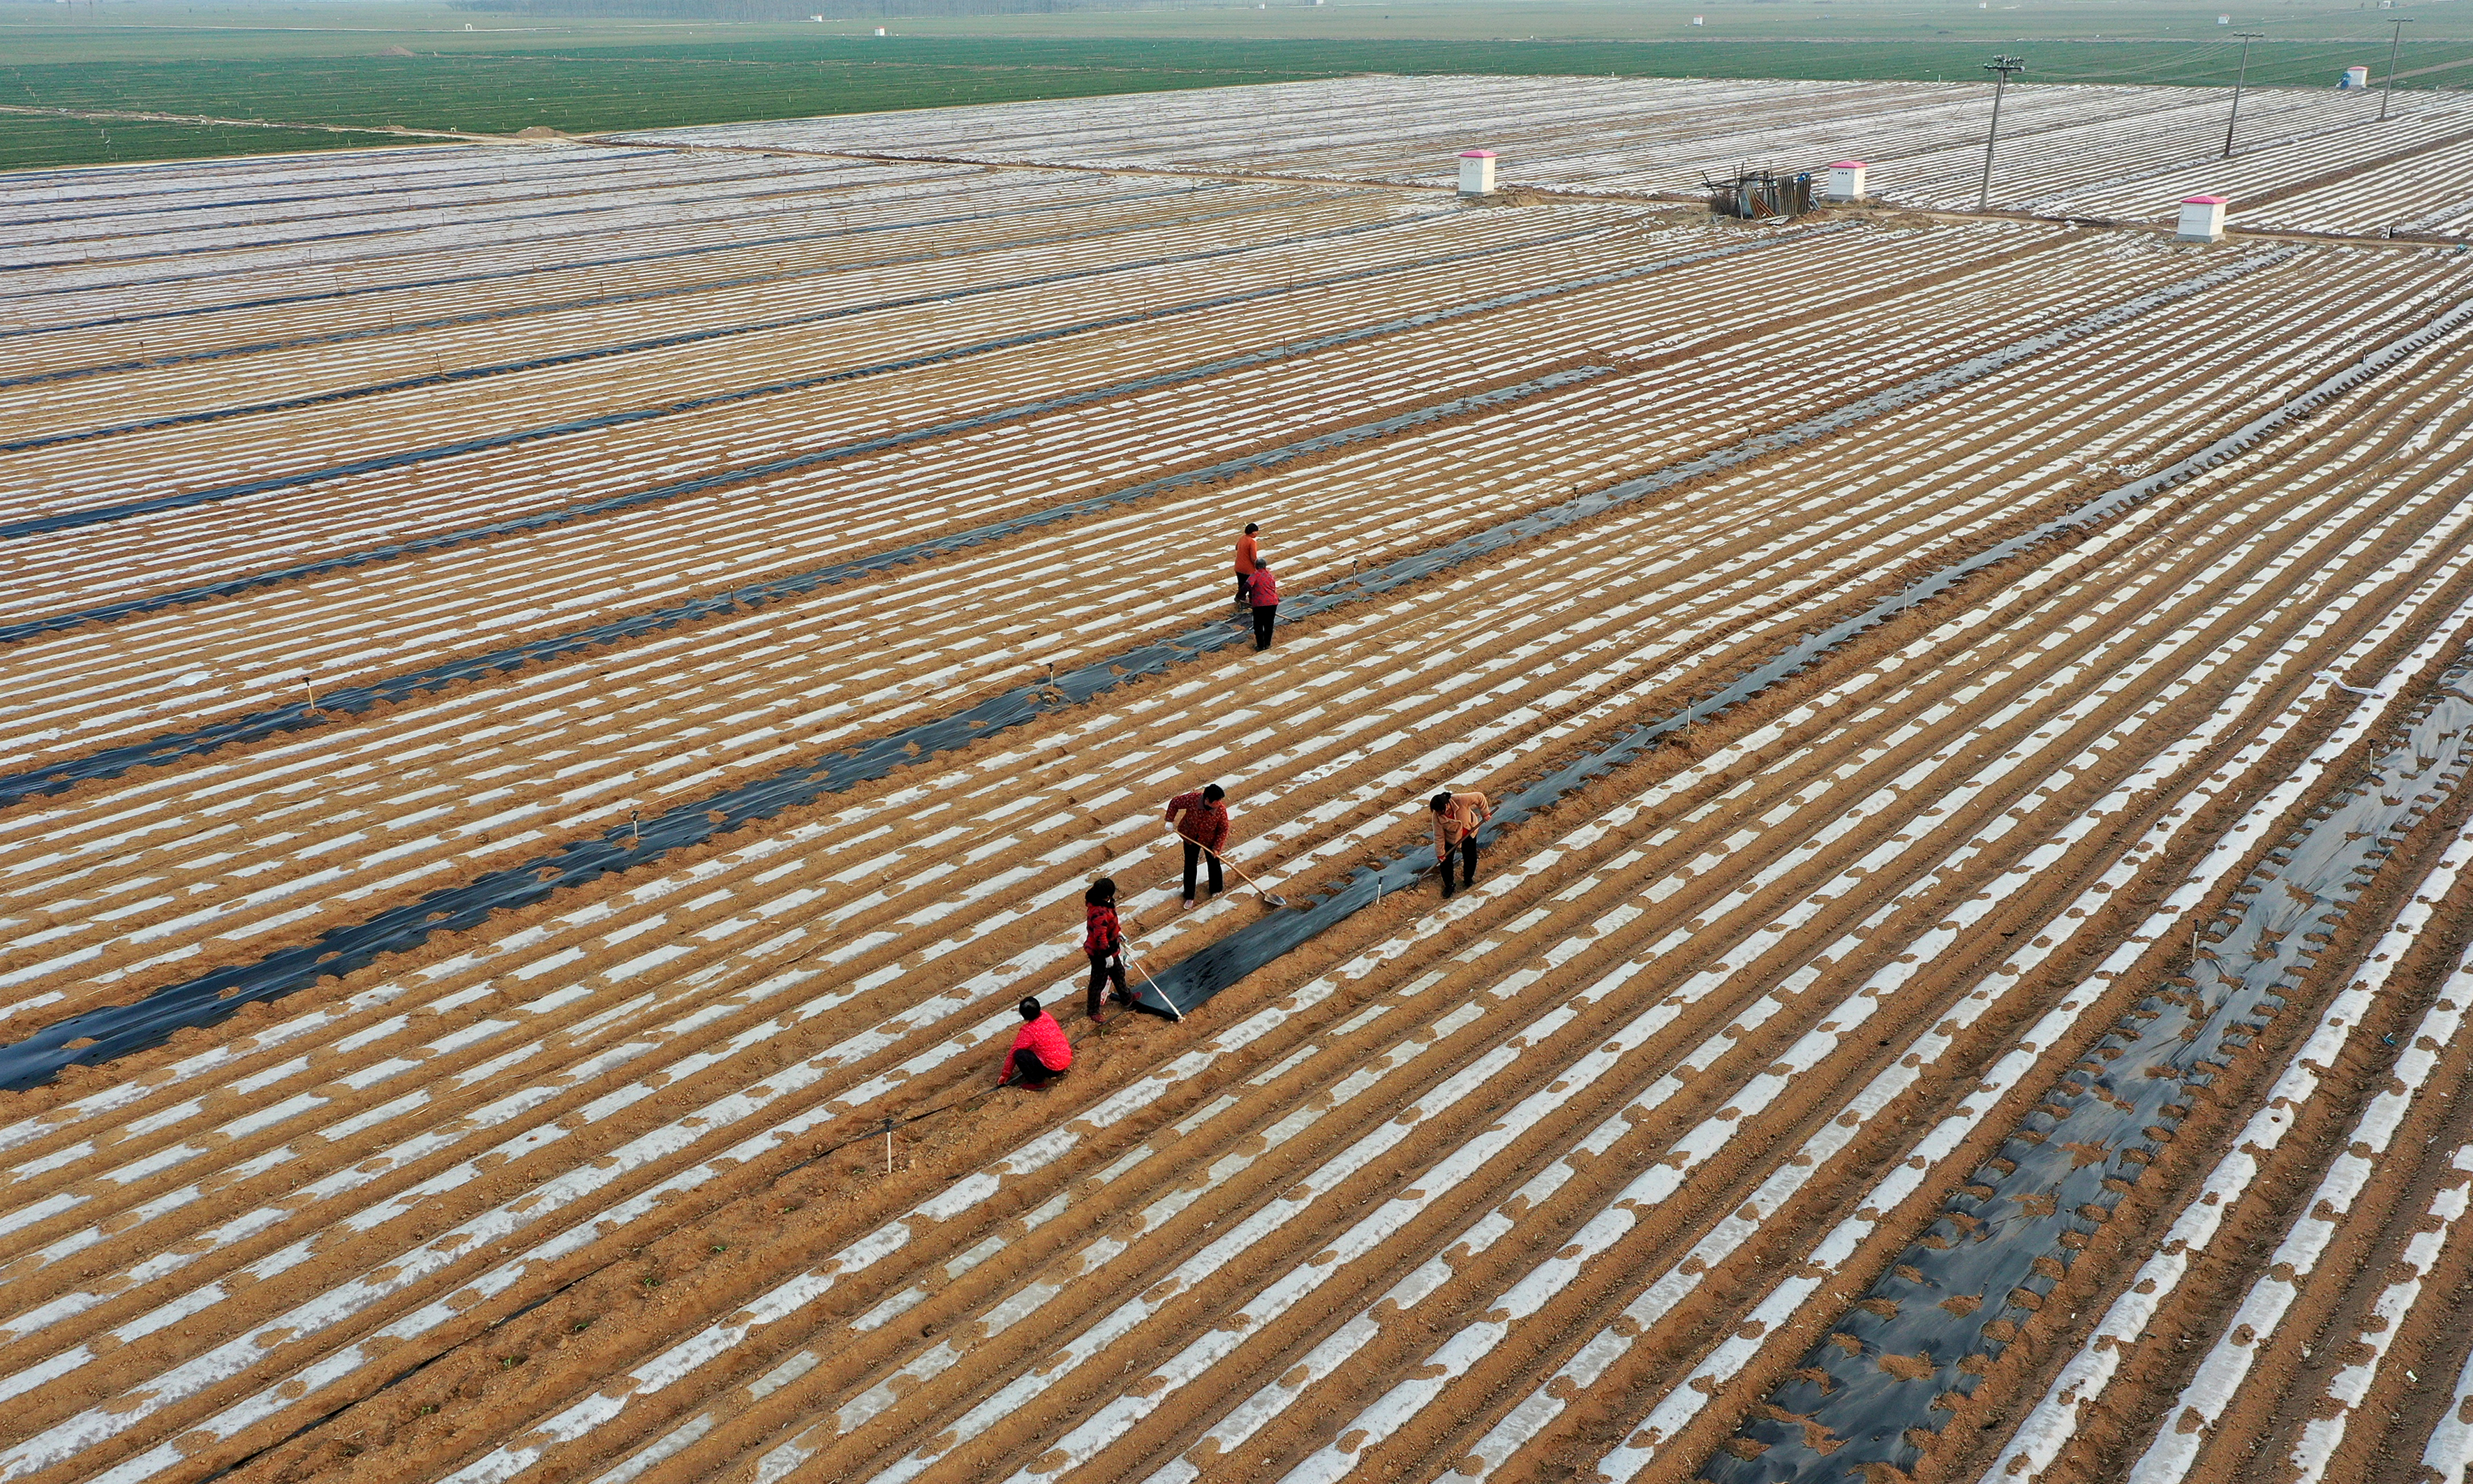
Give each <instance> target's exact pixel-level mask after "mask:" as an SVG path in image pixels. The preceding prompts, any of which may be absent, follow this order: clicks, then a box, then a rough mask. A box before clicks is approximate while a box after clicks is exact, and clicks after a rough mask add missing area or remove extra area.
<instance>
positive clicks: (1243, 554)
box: [1236, 520, 1262, 608]
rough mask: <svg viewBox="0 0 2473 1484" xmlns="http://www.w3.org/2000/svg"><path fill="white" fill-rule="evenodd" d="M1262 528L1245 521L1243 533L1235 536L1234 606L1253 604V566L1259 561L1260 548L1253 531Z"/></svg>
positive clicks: (1249, 605)
mask: <svg viewBox="0 0 2473 1484" xmlns="http://www.w3.org/2000/svg"><path fill="white" fill-rule="evenodd" d="M1261 529H1262V528H1261V526H1259V525H1256V524H1255V523H1254V522H1252V521H1250V520H1249V521H1247V522H1246V523H1245V534H1244V535H1242V536H1240V537H1238V538H1236V606H1237V607H1238V608H1251V607H1253V606H1254V568H1255V567H1256V566H1258V565H1260V564H1261V556H1262V552H1261V547H1259V546H1257V545H1256V544H1255V543H1254V533H1256V532H1258V531H1260V530H1261Z"/></svg>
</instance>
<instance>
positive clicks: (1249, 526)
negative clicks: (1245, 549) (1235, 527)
mask: <svg viewBox="0 0 2473 1484" xmlns="http://www.w3.org/2000/svg"><path fill="white" fill-rule="evenodd" d="M1261 529H1262V528H1261V526H1258V525H1256V524H1255V523H1254V522H1252V521H1250V520H1248V521H1246V522H1245V534H1246V535H1247V536H1251V535H1253V534H1254V533H1255V532H1257V531H1260V530H1261Z"/></svg>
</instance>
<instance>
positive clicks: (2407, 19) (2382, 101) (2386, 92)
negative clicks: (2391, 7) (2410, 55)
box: [2379, 15, 2413, 124]
mask: <svg viewBox="0 0 2473 1484" xmlns="http://www.w3.org/2000/svg"><path fill="white" fill-rule="evenodd" d="M2388 24H2389V25H2390V26H2393V27H2394V28H2395V34H2394V36H2393V37H2392V38H2391V39H2389V42H2388V85H2387V86H2385V87H2382V88H2380V89H2379V122H2380V123H2382V124H2384V123H2386V122H2387V121H2388V99H2389V97H2390V96H2391V95H2393V94H2394V92H2395V68H2396V51H2397V49H2398V48H2400V47H2402V46H2403V45H2404V28H2405V27H2407V26H2410V25H2412V24H2413V17H2412V16H2410V15H2399V16H2397V17H2396V18H2395V19H2394V20H2391V21H2389V22H2388Z"/></svg>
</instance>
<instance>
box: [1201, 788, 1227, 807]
mask: <svg viewBox="0 0 2473 1484" xmlns="http://www.w3.org/2000/svg"><path fill="white" fill-rule="evenodd" d="M1227 797H1228V790H1226V789H1224V788H1222V787H1220V786H1219V785H1218V784H1216V783H1205V784H1203V785H1202V802H1204V803H1217V802H1219V801H1220V800H1222V799H1225V798H1227Z"/></svg>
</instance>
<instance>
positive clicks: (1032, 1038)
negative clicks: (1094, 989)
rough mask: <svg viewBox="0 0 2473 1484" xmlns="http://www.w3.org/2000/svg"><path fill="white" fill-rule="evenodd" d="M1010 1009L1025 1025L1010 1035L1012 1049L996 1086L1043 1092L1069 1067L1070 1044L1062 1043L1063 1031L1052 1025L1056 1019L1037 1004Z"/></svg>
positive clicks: (1030, 1001) (1030, 1002)
mask: <svg viewBox="0 0 2473 1484" xmlns="http://www.w3.org/2000/svg"><path fill="white" fill-rule="evenodd" d="M1014 1008H1015V1009H1016V1010H1019V1011H1020V1012H1021V1017H1022V1019H1023V1021H1024V1022H1026V1023H1024V1024H1023V1026H1022V1028H1021V1029H1020V1030H1018V1031H1016V1032H1014V1033H1013V1049H1012V1050H1010V1051H1008V1052H1006V1053H1005V1065H1004V1072H1003V1074H1002V1075H1001V1076H999V1077H997V1078H996V1086H997V1087H1000V1088H1001V1087H1006V1086H1009V1085H1011V1084H1013V1083H1017V1082H1018V1083H1020V1084H1021V1085H1022V1086H1023V1087H1025V1088H1044V1087H1045V1086H1047V1084H1048V1083H1049V1082H1050V1081H1052V1080H1053V1079H1055V1078H1058V1077H1062V1076H1064V1075H1065V1069H1066V1068H1067V1067H1068V1066H1071V1065H1073V1042H1071V1041H1067V1040H1066V1039H1065V1027H1063V1026H1061V1025H1059V1024H1057V1023H1056V1017H1054V1016H1052V1015H1049V1014H1048V1013H1047V1012H1046V1011H1044V1010H1042V1009H1040V1008H1039V1001H1037V1000H1035V999H1027V998H1026V999H1024V1000H1023V1001H1022V1002H1021V1003H1020V1004H1019V1005H1016V1006H1015V1007H1014Z"/></svg>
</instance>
